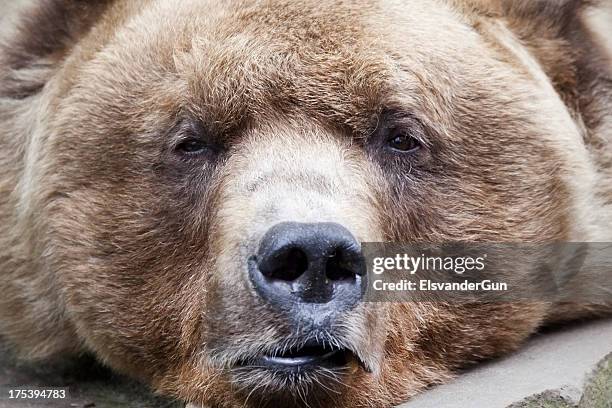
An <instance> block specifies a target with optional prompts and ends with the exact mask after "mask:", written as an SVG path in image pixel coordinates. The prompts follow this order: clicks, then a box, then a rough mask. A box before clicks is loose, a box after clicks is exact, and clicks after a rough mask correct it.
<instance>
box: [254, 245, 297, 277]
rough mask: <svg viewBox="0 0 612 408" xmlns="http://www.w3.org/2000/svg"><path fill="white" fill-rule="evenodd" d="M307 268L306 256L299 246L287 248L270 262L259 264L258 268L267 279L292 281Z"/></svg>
mask: <svg viewBox="0 0 612 408" xmlns="http://www.w3.org/2000/svg"><path fill="white" fill-rule="evenodd" d="M307 269H308V258H307V257H306V254H305V253H304V251H302V250H301V249H299V248H287V249H286V250H284V251H282V252H281V253H280V254H277V255H276V256H275V257H274V259H273V260H272V261H271V262H268V263H267V264H260V265H259V270H260V271H261V273H262V274H263V275H264V276H265V277H266V278H268V279H273V280H283V281H287V282H292V281H294V280H296V279H297V278H299V277H300V276H302V275H303V274H304V272H306V270H307Z"/></svg>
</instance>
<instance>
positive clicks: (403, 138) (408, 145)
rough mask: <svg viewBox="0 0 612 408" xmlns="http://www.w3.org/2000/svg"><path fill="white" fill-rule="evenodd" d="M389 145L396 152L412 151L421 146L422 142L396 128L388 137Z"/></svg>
mask: <svg viewBox="0 0 612 408" xmlns="http://www.w3.org/2000/svg"><path fill="white" fill-rule="evenodd" d="M387 146H388V147H389V148H390V149H391V150H393V151H395V152H400V153H411V152H415V151H417V150H418V149H420V148H421V142H420V141H419V140H418V139H417V138H415V137H413V136H410V135H408V134H406V133H403V132H401V131H395V130H394V131H393V132H391V136H390V137H389V139H387Z"/></svg>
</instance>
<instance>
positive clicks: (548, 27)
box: [452, 0, 601, 36]
mask: <svg viewBox="0 0 612 408" xmlns="http://www.w3.org/2000/svg"><path fill="white" fill-rule="evenodd" d="M452 1H453V2H454V3H455V4H458V5H459V6H460V7H461V8H462V9H464V10H466V9H467V10H471V11H476V12H477V14H481V15H482V14H484V15H487V16H490V17H502V18H504V19H506V20H507V21H508V23H509V24H510V26H512V27H513V28H517V29H522V30H528V31H531V32H532V33H536V32H543V31H546V32H547V33H548V36H552V35H563V33H564V31H565V30H567V29H568V28H569V27H570V26H571V25H572V22H573V21H574V20H576V19H578V18H579V17H580V16H581V15H582V12H583V11H584V10H585V9H587V8H589V7H590V6H595V5H597V4H599V3H600V2H601V0H452Z"/></svg>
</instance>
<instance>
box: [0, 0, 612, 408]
mask: <svg viewBox="0 0 612 408" xmlns="http://www.w3.org/2000/svg"><path fill="white" fill-rule="evenodd" d="M8 3H10V9H11V10H13V11H14V13H11V14H10V15H8V14H5V15H4V16H3V17H2V20H1V25H2V27H1V28H2V45H1V48H0V282H1V289H2V296H1V297H0V335H1V336H2V337H3V339H4V340H5V341H7V342H9V343H10V344H11V345H12V347H13V349H14V350H15V352H16V353H18V354H19V355H21V356H23V357H25V358H30V359H43V358H47V357H50V356H56V355H69V354H74V353H81V352H90V353H93V354H95V355H96V356H97V358H98V359H99V360H100V361H102V362H103V363H105V364H107V365H109V366H110V367H112V368H113V369H115V370H117V371H119V372H123V373H127V374H129V375H132V376H134V377H136V378H138V379H140V380H142V381H144V382H147V383H148V384H150V385H151V387H152V388H153V389H155V390H156V391H158V392H160V393H163V394H166V395H170V396H175V397H178V398H180V399H182V400H184V401H187V402H190V403H193V404H194V405H196V406H210V407H239V406H253V407H256V406H262V405H266V404H269V405H271V406H278V407H285V406H288V407H293V406H310V407H317V406H320V407H390V406H392V405H394V404H397V403H400V402H402V401H405V400H407V399H408V398H410V397H411V396H412V395H414V394H415V393H417V392H419V391H420V390H422V389H424V388H425V387H426V386H428V385H430V384H434V383H438V382H441V381H444V380H446V379H448V378H450V377H451V376H452V375H453V372H454V371H456V369H458V368H460V367H463V366H465V365H466V364H469V363H471V362H475V361H478V360H481V359H484V358H488V357H492V356H496V355H499V354H501V353H506V352H509V351H511V350H513V349H515V348H516V347H518V346H519V345H520V344H521V342H522V341H523V340H524V339H525V338H526V337H528V336H529V335H530V334H531V333H533V332H534V331H535V330H536V329H537V328H538V327H541V326H542V325H543V324H546V323H550V322H558V321H562V320H568V319H574V318H580V317H587V316H593V315H596V314H603V313H608V312H610V310H611V309H612V306H611V303H610V302H595V301H594V302H585V301H581V302H554V301H550V300H548V299H540V300H537V299H525V300H524V301H516V302H474V303H471V304H451V303H449V302H367V301H363V299H362V296H363V284H364V282H366V276H365V275H364V273H363V268H362V267H363V263H364V259H363V254H362V253H361V243H363V242H401V243H412V242H570V241H577V242H594V241H600V242H608V241H610V240H612V70H611V66H612V64H611V60H610V57H611V55H612V54H611V52H610V48H609V44H606V43H605V41H606V40H610V38H611V36H610V34H611V32H610V29H611V28H610V27H612V24H610V19H609V14H605V13H606V12H605V11H599V10H600V9H602V8H605V6H606V4H601V5H597V4H594V3H593V2H588V1H580V0H556V1H555V0H490V1H485V0H439V1H438V0H436V1H433V0H431V1H430V0H426V1H423V0H368V1H351V0H300V1H289V0H227V1H226V0H186V1H178V0H157V1H147V0H106V1H96V2H88V1H83V0H31V1H23V2H12V1H9V2H7V4H8ZM7 4H5V5H4V7H3V10H8V9H9V8H8V5H7ZM523 272H524V273H527V274H533V273H537V271H536V270H532V271H529V270H527V271H523ZM523 272H521V273H523ZM601 273H602V275H600V276H599V277H598V279H599V283H598V281H597V279H593V280H591V281H589V282H586V281H585V282H583V285H585V286H592V287H590V288H589V289H593V287H595V289H596V287H597V286H598V285H600V283H601V281H602V280H606V279H607V280H608V281H609V280H610V271H609V270H606V271H603V272H601ZM577 286H579V285H577ZM582 289H584V288H578V287H577V288H576V290H582Z"/></svg>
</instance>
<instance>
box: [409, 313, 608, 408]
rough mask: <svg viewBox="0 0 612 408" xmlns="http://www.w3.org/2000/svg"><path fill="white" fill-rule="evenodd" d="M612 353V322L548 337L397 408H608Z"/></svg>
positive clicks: (543, 335)
mask: <svg viewBox="0 0 612 408" xmlns="http://www.w3.org/2000/svg"><path fill="white" fill-rule="evenodd" d="M611 353H612V320H600V321H594V322H590V323H585V324H580V325H574V326H570V327H565V328H563V329H558V330H555V331H548V332H545V333H541V334H538V335H536V336H534V337H533V338H532V339H531V340H530V341H529V342H528V343H527V345H526V346H525V347H523V348H522V349H521V350H519V351H518V352H516V353H514V354H512V355H510V356H507V357H505V358H502V359H498V360H495V361H491V362H488V363H483V364H481V365H479V366H476V367H475V368H474V369H472V370H469V371H466V372H465V373H462V374H461V375H460V376H459V377H458V378H457V379H456V380H455V381H453V382H450V383H448V384H445V385H441V386H438V387H435V388H433V389H432V390H430V391H428V392H426V393H424V394H421V395H420V396H418V397H416V398H415V399H413V400H412V401H411V402H409V403H407V404H404V405H402V406H401V408H446V407H448V408H451V407H470V408H506V407H509V406H511V407H512V408H536V407H537V408H567V407H579V408H612V354H611ZM606 356H607V357H606Z"/></svg>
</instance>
